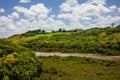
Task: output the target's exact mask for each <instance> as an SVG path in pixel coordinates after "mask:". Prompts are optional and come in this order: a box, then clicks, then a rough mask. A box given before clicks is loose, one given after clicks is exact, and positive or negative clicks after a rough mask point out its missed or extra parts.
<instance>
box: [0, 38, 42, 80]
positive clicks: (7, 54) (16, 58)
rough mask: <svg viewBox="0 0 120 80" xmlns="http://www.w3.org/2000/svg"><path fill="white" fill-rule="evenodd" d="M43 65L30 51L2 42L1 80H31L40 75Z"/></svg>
mask: <svg viewBox="0 0 120 80" xmlns="http://www.w3.org/2000/svg"><path fill="white" fill-rule="evenodd" d="M41 66H42V64H41V62H40V61H39V60H38V58H37V57H36V56H35V55H34V53H33V52H31V51H30V50H28V49H26V48H24V47H21V46H18V45H17V44H15V43H13V42H11V41H6V40H0V80H2V79H3V80H30V79H32V78H33V77H35V76H36V74H40V73H41V71H42V68H41Z"/></svg>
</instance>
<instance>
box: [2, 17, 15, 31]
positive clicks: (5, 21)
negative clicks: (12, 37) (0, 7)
mask: <svg viewBox="0 0 120 80" xmlns="http://www.w3.org/2000/svg"><path fill="white" fill-rule="evenodd" d="M0 23H1V24H0V28H1V29H2V30H10V31H12V30H15V29H16V26H15V25H14V24H13V20H12V19H9V18H8V17H5V16H1V17H0Z"/></svg>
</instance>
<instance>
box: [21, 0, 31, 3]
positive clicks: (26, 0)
mask: <svg viewBox="0 0 120 80" xmlns="http://www.w3.org/2000/svg"><path fill="white" fill-rule="evenodd" d="M30 1H31V0H20V1H19V2H20V3H29V2H30Z"/></svg>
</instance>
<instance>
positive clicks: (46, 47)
mask: <svg viewBox="0 0 120 80" xmlns="http://www.w3.org/2000/svg"><path fill="white" fill-rule="evenodd" d="M29 34H30V31H29V32H26V33H25V34H24V35H29ZM31 34H34V31H33V32H32V31H31ZM16 39H17V41H16ZM9 40H12V41H13V40H14V41H16V42H18V44H20V45H21V46H24V47H26V48H29V49H31V50H33V51H41V52H70V53H75V52H77V53H78V52H79V53H100V54H103V55H120V25H118V26H116V27H113V26H112V27H106V28H92V29H87V30H81V29H78V30H71V31H66V30H64V29H59V31H57V32H55V31H53V33H44V34H42V33H39V32H35V35H34V36H32V35H30V36H23V35H17V36H13V37H11V38H9Z"/></svg>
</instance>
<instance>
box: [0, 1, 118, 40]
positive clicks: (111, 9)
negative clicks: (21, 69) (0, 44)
mask: <svg viewBox="0 0 120 80" xmlns="http://www.w3.org/2000/svg"><path fill="white" fill-rule="evenodd" d="M119 3H120V1H119V0H0V38H3V37H8V36H11V35H13V34H19V33H23V32H26V31H28V30H34V29H45V30H46V31H51V30H58V29H59V28H64V29H66V30H69V29H76V28H78V29H80V28H82V29H88V28H93V27H106V26H109V25H111V24H112V23H115V24H116V25H118V24H120V4H119Z"/></svg>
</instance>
